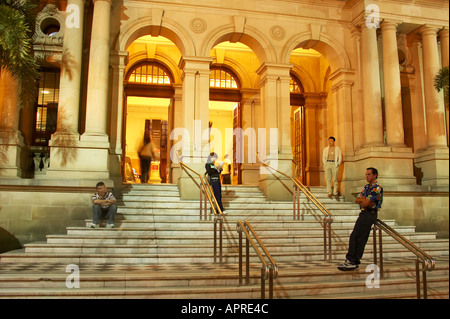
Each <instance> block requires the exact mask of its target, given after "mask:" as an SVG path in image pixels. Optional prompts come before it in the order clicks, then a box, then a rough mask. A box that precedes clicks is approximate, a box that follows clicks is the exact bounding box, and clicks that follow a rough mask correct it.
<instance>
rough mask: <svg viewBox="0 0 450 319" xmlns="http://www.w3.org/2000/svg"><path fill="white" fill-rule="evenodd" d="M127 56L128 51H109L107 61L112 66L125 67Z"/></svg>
mask: <svg viewBox="0 0 450 319" xmlns="http://www.w3.org/2000/svg"><path fill="white" fill-rule="evenodd" d="M128 58H129V54H128V51H120V50H118V51H111V53H110V54H109V61H110V63H111V65H112V66H118V67H123V68H125V67H126V65H127V64H128Z"/></svg>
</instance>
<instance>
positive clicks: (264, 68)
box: [256, 62, 294, 76]
mask: <svg viewBox="0 0 450 319" xmlns="http://www.w3.org/2000/svg"><path fill="white" fill-rule="evenodd" d="M293 67H294V64H293V63H270V62H265V63H263V64H261V65H260V66H259V68H258V69H257V70H256V73H257V74H259V75H261V76H262V75H264V74H270V75H275V76H276V75H278V76H285V75H286V74H289V72H290V71H291V69H292V68H293ZM286 71H287V72H286Z"/></svg>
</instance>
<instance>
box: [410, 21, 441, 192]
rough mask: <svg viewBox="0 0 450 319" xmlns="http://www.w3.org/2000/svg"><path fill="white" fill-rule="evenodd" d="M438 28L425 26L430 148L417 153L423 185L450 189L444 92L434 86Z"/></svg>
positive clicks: (425, 72) (424, 83) (427, 126)
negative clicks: (442, 93) (440, 92)
mask: <svg viewBox="0 0 450 319" xmlns="http://www.w3.org/2000/svg"><path fill="white" fill-rule="evenodd" d="M437 30H438V29H437V28H435V27H432V26H427V25H425V26H423V27H422V28H421V29H420V34H421V35H422V52H423V91H424V95H425V116H426V122H425V123H426V133H427V141H428V148H427V149H426V150H425V151H423V152H421V153H419V154H417V155H416V159H415V162H416V166H417V167H418V168H419V169H420V170H421V171H422V174H423V178H422V185H425V186H431V187H433V188H437V189H442V188H443V189H444V190H446V191H448V184H449V167H448V165H449V161H448V160H449V151H448V146H447V138H446V132H445V115H444V106H443V101H442V98H441V96H442V95H441V94H439V93H438V92H437V90H436V89H435V88H434V77H435V76H436V74H437V73H438V71H439V69H440V66H439V56H438V45H437Z"/></svg>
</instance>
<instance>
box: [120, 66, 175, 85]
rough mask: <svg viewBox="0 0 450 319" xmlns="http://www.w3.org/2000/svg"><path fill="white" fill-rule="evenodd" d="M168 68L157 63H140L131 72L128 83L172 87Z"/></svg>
mask: <svg viewBox="0 0 450 319" xmlns="http://www.w3.org/2000/svg"><path fill="white" fill-rule="evenodd" d="M169 74H170V73H169V72H167V71H166V68H165V67H163V66H162V65H160V64H158V63H155V62H145V63H140V64H138V65H137V66H135V67H134V68H133V69H132V70H131V72H129V77H128V83H140V84H157V85H164V84H166V85H170V84H171V83H172V82H173V81H172V79H171V76H170V75H169Z"/></svg>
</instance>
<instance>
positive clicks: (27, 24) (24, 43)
mask: <svg viewBox="0 0 450 319" xmlns="http://www.w3.org/2000/svg"><path fill="white" fill-rule="evenodd" d="M34 8H35V6H34V5H33V4H32V3H31V2H30V1H29V0H0V67H1V68H2V69H5V70H7V71H9V72H10V73H11V74H12V76H13V77H14V78H15V79H16V80H17V81H18V83H19V92H20V93H19V105H20V106H22V105H24V104H25V103H27V102H30V101H32V100H34V98H35V95H36V92H37V88H36V85H35V81H36V78H37V75H38V72H37V70H38V63H37V61H36V59H35V57H34V53H33V45H32V35H33V31H34V23H35V22H34V21H35V15H34V14H33V12H32V10H33V9H34Z"/></svg>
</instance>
